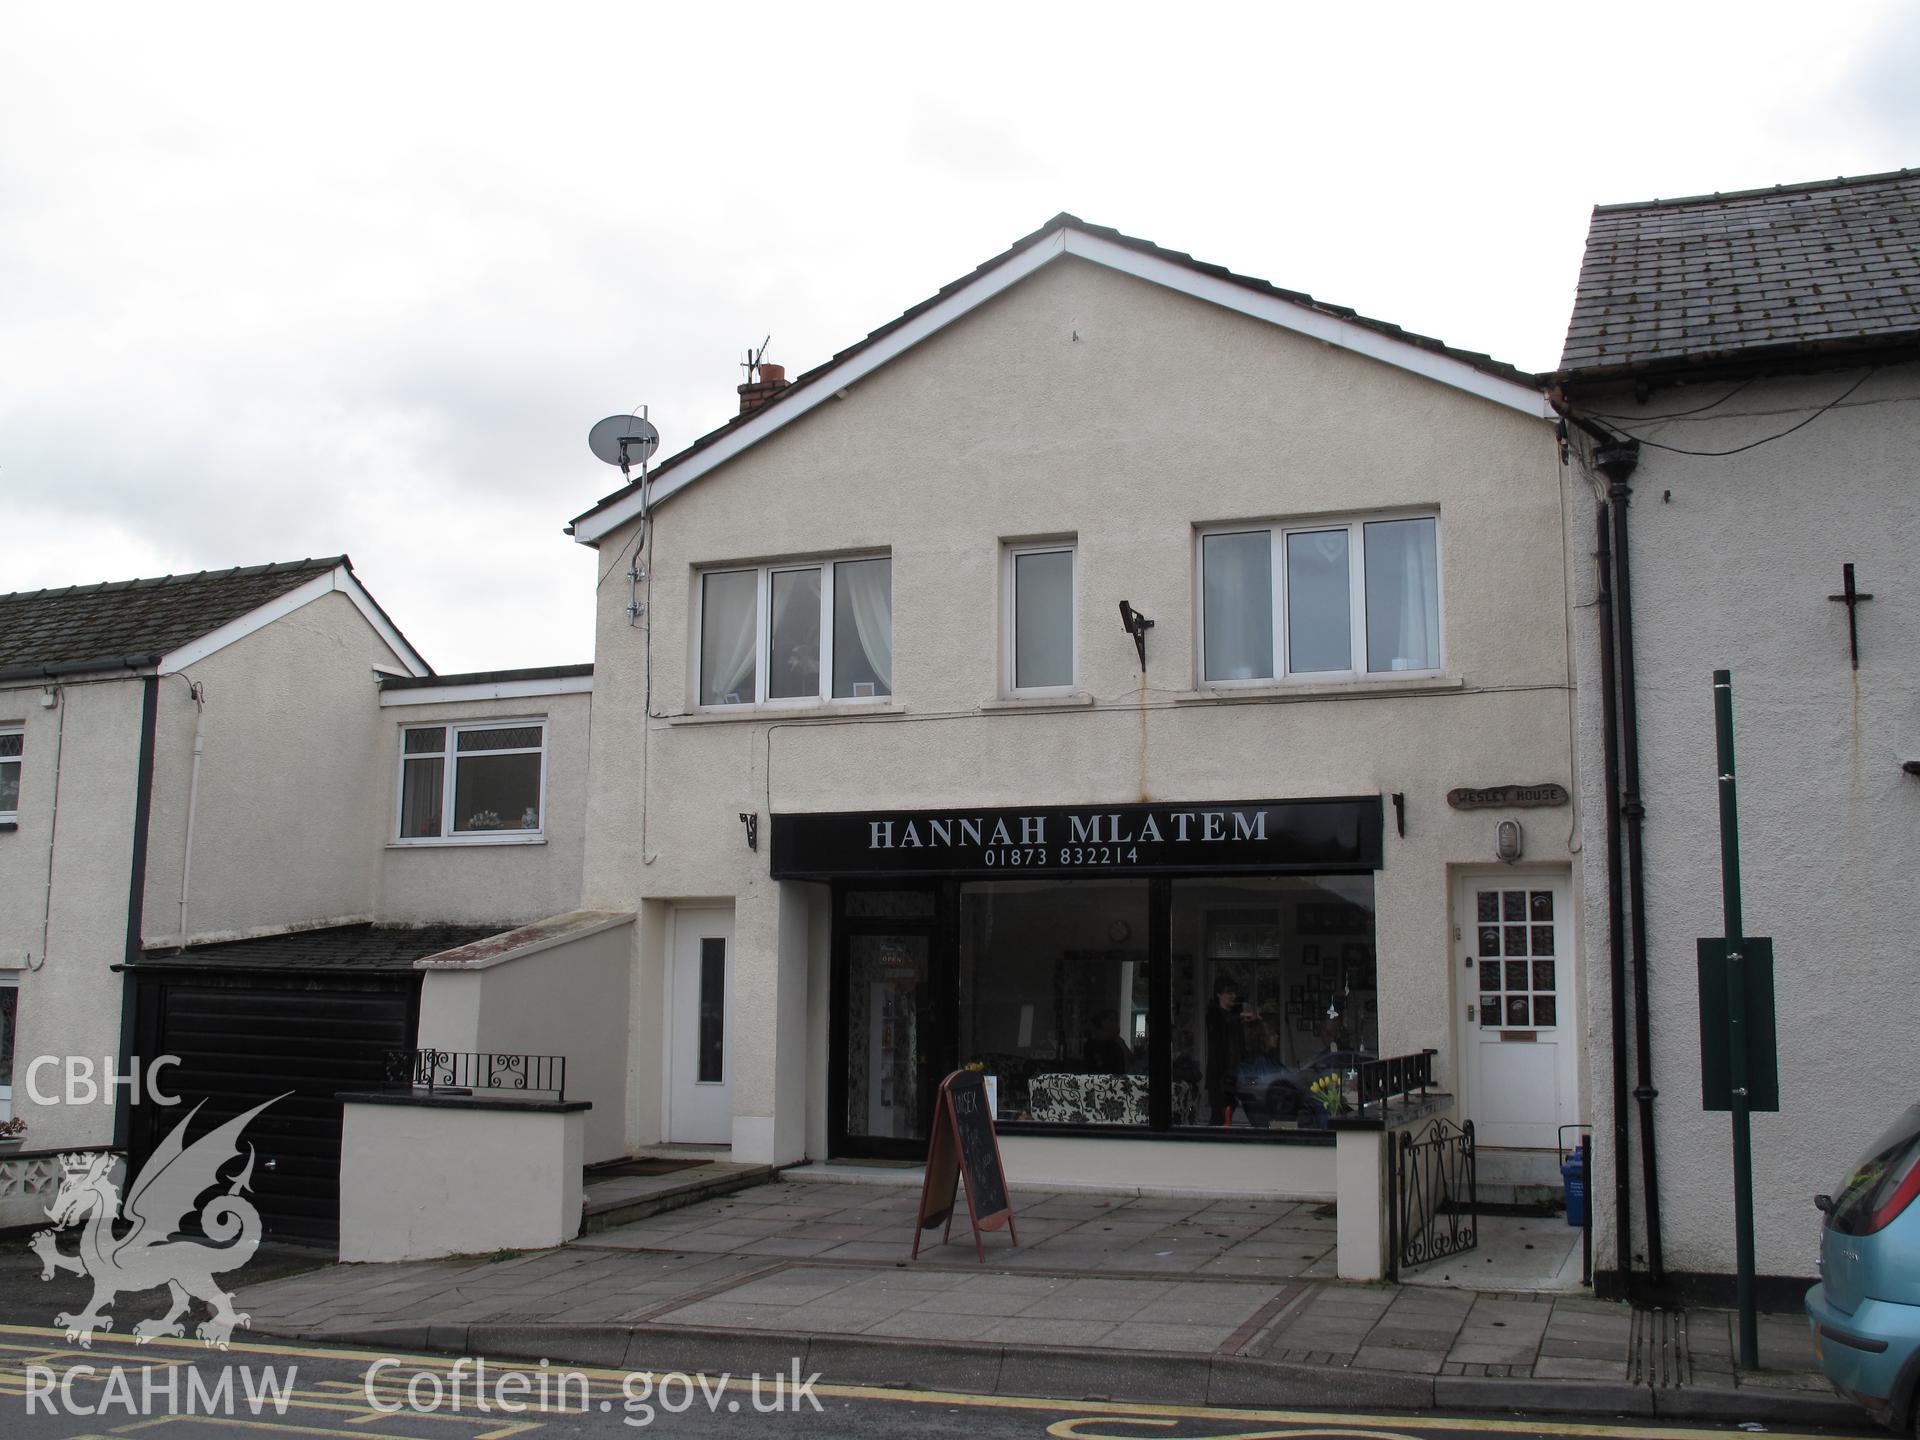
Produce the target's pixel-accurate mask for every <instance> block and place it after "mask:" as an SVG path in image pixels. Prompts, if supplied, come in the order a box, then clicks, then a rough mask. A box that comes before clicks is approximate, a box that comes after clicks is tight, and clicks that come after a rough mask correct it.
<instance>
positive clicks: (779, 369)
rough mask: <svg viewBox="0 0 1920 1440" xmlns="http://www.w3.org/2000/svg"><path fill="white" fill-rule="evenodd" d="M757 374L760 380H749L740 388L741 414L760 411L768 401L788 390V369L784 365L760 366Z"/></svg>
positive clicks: (756, 368) (756, 369) (757, 367)
mask: <svg viewBox="0 0 1920 1440" xmlns="http://www.w3.org/2000/svg"><path fill="white" fill-rule="evenodd" d="M755 372H756V373H758V375H759V376H760V378H759V379H758V380H749V381H748V382H747V383H746V384H745V385H742V386H740V387H739V388H740V413H741V414H742V415H745V414H746V413H747V412H748V411H750V410H758V409H759V408H760V407H761V406H762V405H764V404H766V403H767V401H769V400H771V399H772V398H773V397H774V396H776V395H778V394H779V393H780V392H781V391H782V390H784V389H786V388H787V367H786V366H784V365H759V366H756V367H755Z"/></svg>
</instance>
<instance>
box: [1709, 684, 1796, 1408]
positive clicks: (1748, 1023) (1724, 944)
mask: <svg viewBox="0 0 1920 1440" xmlns="http://www.w3.org/2000/svg"><path fill="white" fill-rule="evenodd" d="M1713 721H1714V727H1713V728H1714V737H1715V740H1716V742H1717V751H1718V757H1717V758H1718V760H1719V765H1718V774H1719V778H1720V905H1721V910H1722V912H1723V915H1724V917H1725V924H1726V931H1727V933H1726V935H1725V937H1724V938H1722V939H1719V940H1702V941H1701V942H1700V957H1699V958H1700V1069H1701V1084H1702V1089H1703V1091H1704V1092H1705V1093H1704V1100H1705V1108H1706V1109H1709V1110H1717V1109H1731V1110H1732V1112H1733V1235H1734V1238H1733V1251H1734V1266H1735V1278H1734V1285H1735V1291H1734V1293H1735V1300H1736V1303H1737V1305H1738V1306H1739V1310H1740V1364H1741V1366H1742V1367H1743V1368H1745V1369H1748V1370H1753V1369H1757V1368H1758V1367H1759V1364H1760V1341H1759V1336H1758V1333H1757V1329H1758V1327H1757V1326H1756V1324H1755V1321H1754V1313H1753V1127H1752V1123H1751V1120H1750V1118H1749V1117H1750V1116H1751V1115H1752V1113H1753V1112H1754V1111H1755V1110H1778V1109H1779V1108H1780V1082H1779V1066H1778V1063H1777V1061H1776V1058H1775V1047H1774V1032H1773V942H1772V941H1770V940H1759V939H1757V938H1756V939H1755V940H1751V941H1750V940H1748V939H1747V937H1746V933H1745V928H1744V922H1743V920H1742V918H1741V915H1740V806H1739V800H1738V797H1737V795H1736V793H1735V790H1734V771H1733V676H1732V674H1731V673H1730V672H1728V671H1726V670H1716V671H1714V672H1713ZM1722 1096H1724V1097H1725V1098H1724V1101H1723V1103H1721V1104H1715V1103H1714V1102H1715V1101H1716V1100H1720V1099H1721V1097H1722Z"/></svg>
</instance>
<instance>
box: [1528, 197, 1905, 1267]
mask: <svg viewBox="0 0 1920 1440" xmlns="http://www.w3.org/2000/svg"><path fill="white" fill-rule="evenodd" d="M1916 277H1920V172H1914V171H1900V172H1898V173H1894V174H1885V175H1869V176H1862V177H1859V178H1855V179H1839V180H1824V181H1816V182H1813V183H1810V184H1804V185H1781V186H1776V187H1774V188H1772V189H1768V190H1756V191H1741V192H1733V193H1728V194H1718V195H1702V196H1695V197H1692V198H1688V199H1681V200H1656V201H1647V202H1643V203H1636V204H1624V205H1603V206H1599V207H1597V208H1596V209H1595V210H1594V213H1593V220H1592V224H1591V228H1590V230H1589V232H1588V239H1587V250H1586V259H1585V264H1584V266H1583V268H1582V270H1581V275H1580V283H1579V293H1578V297H1577V299H1576V301H1575V304H1574V309H1573V318H1572V323H1571V325H1570V326H1569V329H1568V332H1567V340H1566V349H1565V353H1564V355H1563V357H1562V359H1561V363H1560V370H1559V372H1558V373H1557V374H1556V375H1555V376H1553V377H1552V379H1553V381H1554V383H1556V384H1557V385H1558V387H1559V389H1558V391H1557V394H1556V403H1557V404H1558V405H1559V407H1560V409H1561V411H1562V413H1563V414H1564V415H1565V416H1566V419H1567V421H1568V440H1569V444H1570V448H1571V452H1572V457H1573V459H1574V461H1575V463H1576V468H1577V469H1578V471H1579V473H1580V474H1581V476H1582V477H1583V483H1579V484H1577V485H1576V486H1575V487H1574V489H1573V491H1572V494H1573V496H1574V499H1575V501H1576V511H1577V519H1576V523H1575V525H1574V527H1573V528H1574V540H1573V554H1574V556H1575V566H1576V572H1577V578H1576V581H1575V584H1574V598H1575V602H1576V603H1575V608H1574V610H1573V612H1572V613H1573V617H1574V622H1575V625H1576V630H1577V636H1578V640H1577V645H1576V655H1577V657H1578V662H1579V678H1580V697H1581V699H1580V737H1581V748H1582V752H1583V756H1586V757H1591V759H1590V761H1589V762H1588V763H1585V764H1583V767H1582V769H1583V781H1584V786H1585V797H1584V798H1585V803H1584V805H1583V808H1582V819H1583V833H1582V836H1581V842H1582V847H1583V850H1584V853H1585V855H1586V856H1587V858H1588V870H1587V875H1588V886H1587V894H1586V902H1585V906H1584V910H1583V915H1582V926H1581V929H1582V946H1581V948H1582V950H1583V952H1584V953H1585V954H1586V955H1587V956H1588V957H1589V958H1590V962H1591V963H1590V964H1589V965H1588V967H1587V974H1586V990H1585V997H1584V1000H1585V1006H1586V1014H1587V1016H1588V1024H1589V1026H1590V1030H1591V1033H1592V1035H1593V1036H1594V1043H1593V1044H1592V1045H1591V1046H1590V1047H1589V1072H1588V1077H1587V1093H1588V1094H1589V1096H1590V1097H1592V1101H1591V1103H1592V1107H1593V1112H1594V1113H1593V1117H1592V1118H1593V1119H1594V1120H1595V1121H1596V1122H1597V1123H1596V1124H1595V1127H1594V1129H1595V1153H1596V1163H1595V1167H1594V1171H1593V1177H1594V1196H1593V1199H1594V1204H1595V1209H1596V1221H1595V1224H1596V1229H1595V1253H1596V1265H1597V1267H1598V1269H1599V1271H1600V1277H1599V1278H1600V1284H1601V1287H1602V1289H1603V1290H1605V1289H1609V1288H1610V1289H1612V1290H1614V1291H1616V1292H1619V1291H1631V1292H1633V1293H1636V1294H1646V1295H1654V1296H1657V1295H1661V1294H1674V1293H1686V1292H1689V1291H1691V1292H1696V1293H1697V1292H1711V1291H1720V1290H1727V1289H1729V1288H1730V1286H1729V1276H1730V1275H1731V1273H1732V1271H1733V1270H1734V1266H1735V1256H1734V1226H1733V1213H1734V1200H1733V1179H1732V1154H1731V1145H1732V1142H1731V1137H1730V1125H1729V1117H1728V1116H1727V1115H1726V1114H1725V1113H1719V1112H1709V1111H1705V1110H1703V1108H1702V1105H1703V1093H1702V1080H1703V1077H1702V1063H1701V1034H1700V1006H1699V986H1698V983H1697V978H1696V940H1697V939H1698V938H1699V937H1712V936H1719V935H1722V934H1724V933H1725V931H1724V928H1723V917H1722V891H1721V860H1720V857H1721V851H1720V829H1719V810H1718V804H1719V801H1718V791H1719V782H1718V774H1719V771H1718V767H1717V765H1716V757H1715V730H1714V691H1713V688H1712V684H1713V682H1712V676H1713V672H1714V671H1716V670H1720V669H1725V670H1728V671H1730V672H1731V678H1732V697H1733V717H1734V731H1735V744H1736V751H1737V754H1736V762H1737V776H1738V784H1737V789H1738V797H1739V829H1740V841H1741V868H1742V876H1743V881H1744V899H1745V905H1744V922H1745V925H1744V928H1745V930H1746V932H1747V933H1748V934H1750V935H1759V936H1769V937H1771V938H1772V941H1773V947H1774V971H1773V987H1774V1000H1775V1007H1776V1014H1777V1039H1778V1078H1779V1110H1778V1113H1762V1114H1757V1115H1755V1116H1754V1118H1753V1121H1752V1133H1753V1174H1754V1203H1755V1232H1756V1252H1757V1270H1758V1272H1759V1274H1760V1276H1761V1277H1762V1279H1763V1281H1765V1280H1766V1279H1768V1278H1772V1279H1774V1280H1776V1281H1777V1282H1779V1284H1778V1288H1779V1289H1780V1290H1781V1291H1782V1292H1783V1293H1789V1292H1790V1294H1791V1295H1792V1296H1793V1297H1794V1298H1796V1299H1797V1297H1798V1294H1799V1292H1800V1290H1802V1289H1804V1287H1805V1283H1806V1280H1807V1279H1808V1278H1810V1277H1811V1276H1813V1274H1814V1273H1815V1260H1816V1254H1817V1241H1818V1230H1819V1225H1820V1216H1819V1215H1818V1213H1817V1212H1816V1211H1815V1209H1814V1206H1813V1197H1814V1196H1815V1194H1816V1193H1818V1192H1826V1191H1835V1190H1837V1189H1838V1188H1839V1185H1840V1183H1841V1181H1842V1179H1843V1178H1844V1177H1845V1175H1846V1174H1847V1172H1848V1171H1849V1169H1850V1168H1851V1167H1852V1165H1853V1164H1854V1162H1855V1161H1856V1160H1857V1159H1858V1158H1859V1156H1860V1155H1861V1154H1862V1153H1863V1152H1864V1150H1865V1149H1866V1148H1867V1146H1868V1145H1869V1142H1870V1141H1871V1140H1872V1139H1873V1137H1874V1136H1875V1135H1876V1134H1877V1133H1879V1132H1880V1131H1881V1130H1882V1129H1883V1128H1884V1127H1885V1126H1886V1125H1887V1124H1888V1123H1889V1122H1890V1120H1891V1118H1892V1117H1893V1116H1894V1115H1896V1114H1897V1112H1898V1111H1899V1110H1900V1109H1902V1108H1903V1107H1905V1106H1906V1105H1908V1104H1910V1103H1912V1100H1913V1098H1914V1095H1915V1094H1916V1093H1917V1092H1920V1049H1916V1047H1915V1046H1914V1044H1913V1038H1912V1020H1913V1015H1914V1011H1915V1002H1916V999H1920V983H1917V982H1916V980H1915V958H1916V950H1915V939H1914V937H1915V936H1916V934H1920V884H1916V882H1915V873H1916V862H1920V845H1917V844H1916V840H1917V838H1920V592H1916V591H1915V589H1914V586H1913V580H1914V573H1915V556H1916V555H1920V482H1916V479H1915V469H1914V463H1913V459H1912V456H1913V454H1914V451H1915V449H1916V448H1920V363H1916V362H1920V280H1917V278H1916ZM1610 893H1611V895H1612V903H1611V905H1609V894H1610Z"/></svg>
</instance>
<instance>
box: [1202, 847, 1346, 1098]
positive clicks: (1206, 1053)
mask: <svg viewBox="0 0 1920 1440" xmlns="http://www.w3.org/2000/svg"><path fill="white" fill-rule="evenodd" d="M1168 932H1169V950H1170V952H1171V956H1170V959H1171V963H1172V972H1173V973H1172V992H1173V993H1172V1002H1171V1008H1172V1016H1171V1026H1172V1033H1173V1065H1172V1081H1173V1098H1174V1107H1173V1123H1174V1124H1175V1125H1176V1126H1209V1127H1213V1128H1220V1129H1234V1130H1286V1129H1319V1128H1324V1127H1325V1125H1326V1124H1327V1121H1328V1118H1329V1116H1328V1111H1329V1108H1330V1106H1331V1108H1335V1109H1337V1101H1333V1100H1332V1099H1331V1097H1330V1096H1329V1095H1328V1094H1327V1093H1326V1092H1327V1090H1328V1088H1329V1087H1328V1086H1326V1085H1322V1084H1321V1082H1322V1081H1323V1080H1325V1079H1326V1077H1329V1076H1331V1077H1334V1081H1335V1083H1339V1084H1348V1083H1351V1081H1350V1076H1351V1075H1352V1072H1354V1071H1355V1070H1357V1069H1358V1067H1359V1066H1360V1064H1361V1063H1362V1062H1363V1061H1366V1060H1372V1059H1374V1058H1376V1057H1377V1055H1378V1053H1379V1048H1380V1047H1379V1031H1380V1005H1379V993H1378V980H1377V978H1376V974H1377V970H1376V965H1375V959H1374V935H1373V877H1372V876H1370V875H1357V876H1345V875H1341V876H1311V877H1308V876H1301V877H1294V876H1287V877H1261V878H1248V879H1217V880H1214V879H1208V880H1176V881H1174V883H1173V902H1172V910H1171V914H1170V917H1169V926H1168ZM1316 1085H1320V1089H1319V1090H1317V1091H1316V1089H1315V1087H1316ZM1349 1100H1351V1096H1349Z"/></svg>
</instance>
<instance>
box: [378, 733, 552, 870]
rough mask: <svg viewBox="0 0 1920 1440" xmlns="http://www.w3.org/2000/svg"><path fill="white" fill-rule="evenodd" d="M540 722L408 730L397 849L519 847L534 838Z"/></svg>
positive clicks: (538, 814)
mask: <svg viewBox="0 0 1920 1440" xmlns="http://www.w3.org/2000/svg"><path fill="white" fill-rule="evenodd" d="M546 740H547V727H546V724H545V722H544V721H539V720H527V721H514V722H512V723H510V724H506V725H502V724H498V723H495V722H477V723H470V724H459V725H415V726H410V727H408V728H407V729H405V730H403V731H402V732H401V743H400V829H399V838H400V839H401V840H402V841H432V840H442V841H450V840H458V841H488V840H525V839H529V838H533V837H537V836H539V835H540V833H541V830H542V827H543V824H544V808H543V795H544V790H545V779H546V765H547V747H546Z"/></svg>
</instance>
